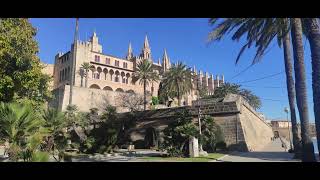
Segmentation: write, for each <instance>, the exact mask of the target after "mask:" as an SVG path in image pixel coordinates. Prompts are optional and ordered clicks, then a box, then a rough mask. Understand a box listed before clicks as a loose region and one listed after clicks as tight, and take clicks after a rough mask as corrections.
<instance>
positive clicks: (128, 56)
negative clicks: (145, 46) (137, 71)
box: [126, 42, 133, 60]
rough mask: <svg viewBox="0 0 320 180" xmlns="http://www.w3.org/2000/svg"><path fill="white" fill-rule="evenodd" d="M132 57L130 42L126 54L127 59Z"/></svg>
mask: <svg viewBox="0 0 320 180" xmlns="http://www.w3.org/2000/svg"><path fill="white" fill-rule="evenodd" d="M132 58H133V52H132V47H131V42H130V43H129V48H128V54H127V56H126V59H127V60H131V59H132Z"/></svg>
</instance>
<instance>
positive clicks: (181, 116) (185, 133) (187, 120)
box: [161, 109, 199, 157]
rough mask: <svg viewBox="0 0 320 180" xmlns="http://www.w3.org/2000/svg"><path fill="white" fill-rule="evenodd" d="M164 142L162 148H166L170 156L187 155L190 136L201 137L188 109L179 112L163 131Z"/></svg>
mask: <svg viewBox="0 0 320 180" xmlns="http://www.w3.org/2000/svg"><path fill="white" fill-rule="evenodd" d="M163 134H164V142H163V143H162V144H161V149H162V150H166V151H167V153H168V155H169V156H174V157H181V156H187V155H188V154H189V152H188V148H187V146H188V144H189V138H190V137H196V138H199V131H198V128H197V127H196V125H195V124H194V123H193V122H192V116H191V114H190V112H189V111H188V110H186V109H184V110H182V111H181V112H177V113H176V114H175V115H174V120H173V121H172V123H170V124H169V125H168V127H167V128H165V129H164V131H163Z"/></svg>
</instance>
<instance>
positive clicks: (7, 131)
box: [0, 102, 43, 147]
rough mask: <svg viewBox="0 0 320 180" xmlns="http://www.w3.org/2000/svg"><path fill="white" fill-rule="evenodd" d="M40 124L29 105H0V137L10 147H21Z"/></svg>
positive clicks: (40, 121)
mask: <svg viewBox="0 0 320 180" xmlns="http://www.w3.org/2000/svg"><path fill="white" fill-rule="evenodd" d="M42 123H43V121H42V120H41V119H39V118H37V117H36V116H35V114H34V113H33V112H32V108H31V107H30V106H29V105H21V104H17V103H3V102H1V103H0V135H1V136H2V137H3V138H4V139H5V140H6V141H7V142H9V144H10V146H18V147H21V146H22V143H25V142H26V141H27V138H28V137H30V136H32V135H33V134H34V133H36V132H37V131H38V130H39V128H40V126H41V125H42Z"/></svg>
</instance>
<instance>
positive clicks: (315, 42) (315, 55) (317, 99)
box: [305, 18, 320, 152]
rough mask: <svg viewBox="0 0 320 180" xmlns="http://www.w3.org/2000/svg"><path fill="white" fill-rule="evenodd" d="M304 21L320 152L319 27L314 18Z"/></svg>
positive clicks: (319, 149)
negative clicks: (310, 62) (306, 30)
mask: <svg viewBox="0 0 320 180" xmlns="http://www.w3.org/2000/svg"><path fill="white" fill-rule="evenodd" d="M305 22H306V29H308V33H307V36H308V40H309V44H310V50H311V61H312V90H313V107H314V108H313V109H314V115H315V125H316V132H317V133H316V134H317V143H318V151H319V152H320V28H319V24H318V21H317V19H316V18H307V19H306V21H305Z"/></svg>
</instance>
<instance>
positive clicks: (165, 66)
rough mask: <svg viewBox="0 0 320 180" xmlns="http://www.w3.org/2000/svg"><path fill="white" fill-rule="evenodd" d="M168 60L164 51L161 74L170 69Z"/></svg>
mask: <svg viewBox="0 0 320 180" xmlns="http://www.w3.org/2000/svg"><path fill="white" fill-rule="evenodd" d="M170 66H171V65H170V60H169V58H168V54H167V50H166V49H164V53H163V57H162V68H163V72H165V71H167V70H168V69H170Z"/></svg>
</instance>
